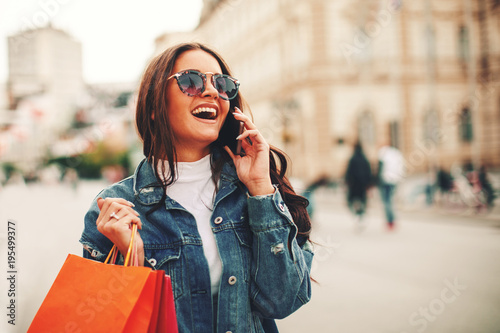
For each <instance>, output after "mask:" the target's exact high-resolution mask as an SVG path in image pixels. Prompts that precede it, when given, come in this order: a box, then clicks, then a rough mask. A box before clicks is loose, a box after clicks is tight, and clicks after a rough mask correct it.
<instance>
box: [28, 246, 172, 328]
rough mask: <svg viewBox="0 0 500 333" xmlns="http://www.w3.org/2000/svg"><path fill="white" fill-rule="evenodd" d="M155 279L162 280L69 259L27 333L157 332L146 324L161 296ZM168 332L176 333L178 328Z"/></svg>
mask: <svg viewBox="0 0 500 333" xmlns="http://www.w3.org/2000/svg"><path fill="white" fill-rule="evenodd" d="M159 274H161V276H165V274H164V272H163V271H152V270H151V269H150V268H146V267H124V266H116V265H106V264H103V263H100V262H96V261H93V260H89V259H84V258H81V257H78V256H75V255H71V254H70V255H69V256H68V258H67V259H66V261H65V263H64V265H63V267H62V268H61V271H60V272H59V274H58V275H57V278H56V279H55V281H54V283H53V285H52V287H51V288H50V290H49V292H48V294H47V296H46V297H45V300H44V301H43V303H42V305H41V306H40V309H39V310H38V312H37V314H36V316H35V318H34V320H33V322H32V323H31V326H30V328H29V330H28V332H29V333H37V332H43V333H45V332H74V333H77V332H81V333H84V332H106V333H113V332H134V333H139V332H144V333H147V332H150V331H149V330H150V327H152V329H154V330H156V328H155V327H154V326H155V325H156V326H157V324H158V323H157V321H156V323H155V321H154V320H153V323H151V321H152V317H153V314H154V313H155V310H154V309H155V307H158V305H157V304H156V303H155V295H157V294H158V293H160V292H161V293H163V284H161V285H158V283H157V281H159ZM158 311H159V310H158ZM174 311H175V310H174ZM156 316H157V317H158V318H159V314H158V315H156ZM174 316H175V313H174ZM167 319H169V318H167ZM173 320H175V317H174V318H173ZM153 332H154V331H153ZM158 332H159V331H158ZM167 332H174V333H176V332H177V327H175V330H172V331H167Z"/></svg>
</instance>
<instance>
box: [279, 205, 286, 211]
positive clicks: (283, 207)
mask: <svg viewBox="0 0 500 333" xmlns="http://www.w3.org/2000/svg"><path fill="white" fill-rule="evenodd" d="M279 207H280V209H281V211H282V212H284V211H285V206H283V204H282V203H280V205H279Z"/></svg>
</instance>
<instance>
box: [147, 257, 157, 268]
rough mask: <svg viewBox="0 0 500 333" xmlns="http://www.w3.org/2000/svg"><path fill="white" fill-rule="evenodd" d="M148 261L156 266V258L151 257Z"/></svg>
mask: <svg viewBox="0 0 500 333" xmlns="http://www.w3.org/2000/svg"><path fill="white" fill-rule="evenodd" d="M148 262H149V263H150V264H151V266H153V267H155V266H156V259H155V258H151V259H149V260H148Z"/></svg>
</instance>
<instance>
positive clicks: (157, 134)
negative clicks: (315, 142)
mask: <svg viewBox="0 0 500 333" xmlns="http://www.w3.org/2000/svg"><path fill="white" fill-rule="evenodd" d="M190 50H203V51H205V52H207V53H208V54H210V55H212V56H213V57H214V58H215V59H216V60H217V62H218V63H219V65H220V67H221V70H222V73H223V74H228V75H231V72H230V70H229V66H228V65H227V64H226V62H225V61H224V60H223V59H222V57H221V56H220V55H219V54H217V53H216V52H215V51H214V50H212V49H210V48H209V47H207V46H206V45H203V44H200V43H183V44H179V45H175V46H173V47H171V48H168V49H167V50H165V51H164V52H162V53H161V54H160V55H158V56H156V57H155V58H153V60H151V62H150V63H149V65H148V67H147V68H146V70H145V72H144V74H143V77H142V81H141V85H140V87H139V93H138V97H137V108H136V125H137V130H138V132H139V136H140V137H141V139H142V141H143V152H144V155H145V156H146V157H147V159H148V162H149V163H151V164H152V165H153V168H154V170H161V172H162V174H165V171H166V170H165V165H164V163H163V162H162V161H161V160H167V161H168V165H169V168H170V172H169V173H168V178H166V179H162V178H160V177H159V175H158V174H157V176H156V177H157V179H158V182H159V183H160V184H161V186H162V187H163V188H164V190H166V188H167V187H168V186H169V185H171V184H172V183H173V182H174V181H175V180H176V177H177V167H176V165H177V154H176V151H175V146H174V144H173V143H174V136H173V132H172V128H171V124H170V123H169V120H168V117H167V113H168V110H167V99H168V96H167V94H166V93H165V92H166V91H167V84H168V80H167V79H168V78H169V77H170V76H171V75H172V74H173V73H172V71H173V68H174V65H175V62H176V60H177V58H178V57H179V56H180V55H181V54H182V53H184V52H186V51H190ZM234 107H238V108H239V109H241V110H242V111H245V110H247V111H248V112H249V107H248V105H247V103H246V102H245V101H244V99H243V97H242V96H241V94H239V93H238V95H237V96H236V97H235V98H234V99H232V100H231V101H230V110H233V109H234ZM228 118H229V116H228ZM226 130H228V119H226V123H225V124H224V126H223V127H222V128H221V132H220V133H219V139H218V140H217V141H215V142H214V143H212V151H214V150H218V151H220V152H221V154H220V155H221V156H222V158H219V159H218V160H215V161H212V174H213V175H214V178H218V177H219V175H220V172H221V170H222V165H223V164H224V163H225V162H227V161H230V160H231V158H230V157H229V155H228V154H227V153H226V152H225V151H224V149H223V147H224V145H225V142H223V141H222V140H220V138H222V137H225V136H226V135H225V133H224V131H226ZM269 154H270V169H271V171H270V175H271V181H272V182H273V184H276V185H278V188H279V191H280V192H281V195H282V196H283V200H284V201H285V204H287V206H288V209H289V210H290V213H291V215H292V217H293V220H294V222H295V224H296V225H297V227H298V229H299V234H300V235H301V236H303V237H302V239H303V240H305V239H309V232H310V230H311V222H310V219H309V215H308V214H307V210H306V207H307V205H308V201H307V199H306V198H304V197H302V196H299V195H297V194H296V193H295V191H294V190H293V188H292V186H291V184H290V182H289V181H288V179H287V178H286V176H285V173H286V170H287V165H288V163H287V160H286V157H285V154H284V153H283V152H281V151H280V150H278V149H276V148H274V147H271V151H270V153H269ZM276 159H277V160H276ZM212 160H213V159H212ZM215 180H216V179H215ZM163 192H164V193H166V191H163ZM165 197H166V195H165V194H164V198H163V199H165ZM162 201H163V200H161V202H162ZM158 207H159V206H158Z"/></svg>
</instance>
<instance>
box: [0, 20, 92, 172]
mask: <svg viewBox="0 0 500 333" xmlns="http://www.w3.org/2000/svg"><path fill="white" fill-rule="evenodd" d="M8 61H9V63H8V68H9V74H8V81H7V87H6V91H7V98H8V103H7V104H8V105H7V109H8V110H4V111H2V117H0V118H1V119H2V133H1V134H2V136H3V137H4V138H8V141H9V142H8V145H7V146H8V148H7V149H4V154H3V156H2V160H4V161H9V162H12V163H17V164H21V165H23V167H24V168H26V169H33V168H35V167H36V165H37V164H38V163H39V162H40V161H41V160H43V159H44V158H45V156H46V154H47V151H48V148H49V147H50V145H51V144H53V143H54V142H55V141H56V140H57V139H58V137H59V135H60V134H61V133H62V132H63V131H65V130H66V129H67V128H68V127H69V126H70V125H71V122H72V119H73V118H74V115H75V113H76V111H77V109H78V103H79V100H80V99H81V98H82V96H83V94H84V92H85V86H84V82H83V78H82V48H81V44H80V43H79V42H78V41H76V40H75V39H73V38H72V37H71V36H70V35H68V34H67V33H66V32H64V31H62V30H59V29H55V28H53V27H51V26H50V25H49V26H47V27H43V28H39V29H34V30H26V31H22V32H19V33H17V34H15V35H12V36H9V37H8Z"/></svg>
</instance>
